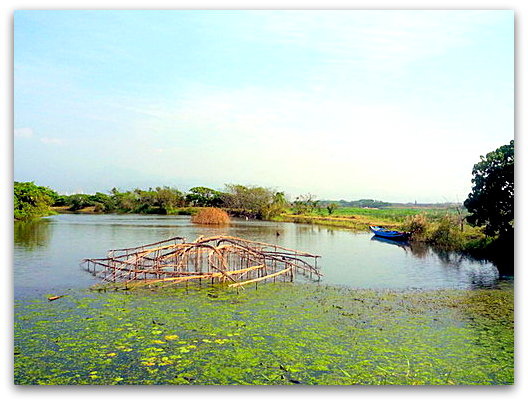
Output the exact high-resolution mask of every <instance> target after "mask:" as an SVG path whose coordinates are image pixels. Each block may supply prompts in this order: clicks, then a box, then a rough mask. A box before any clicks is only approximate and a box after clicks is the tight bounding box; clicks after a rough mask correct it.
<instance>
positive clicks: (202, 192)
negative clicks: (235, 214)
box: [185, 186, 223, 207]
mask: <svg viewBox="0 0 528 403" xmlns="http://www.w3.org/2000/svg"><path fill="white" fill-rule="evenodd" d="M185 200H186V201H187V203H189V204H190V205H192V206H198V207H220V206H221V205H222V204H223V202H222V192H219V191H217V190H214V189H210V188H207V187H205V186H197V187H193V188H191V189H189V193H188V194H187V195H186V196H185Z"/></svg>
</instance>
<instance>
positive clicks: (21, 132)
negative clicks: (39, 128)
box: [14, 127, 33, 138]
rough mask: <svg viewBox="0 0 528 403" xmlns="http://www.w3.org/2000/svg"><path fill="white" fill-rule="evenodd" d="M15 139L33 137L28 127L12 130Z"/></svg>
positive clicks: (31, 130)
mask: <svg viewBox="0 0 528 403" xmlns="http://www.w3.org/2000/svg"><path fill="white" fill-rule="evenodd" d="M14 134H15V137H20V138H30V137H33V129H31V128H29V127H21V128H18V129H15V130H14Z"/></svg>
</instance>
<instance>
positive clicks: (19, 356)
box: [14, 283, 514, 385]
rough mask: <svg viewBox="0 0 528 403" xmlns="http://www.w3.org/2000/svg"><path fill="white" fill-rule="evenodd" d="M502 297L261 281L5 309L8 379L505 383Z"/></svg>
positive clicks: (507, 365)
mask: <svg viewBox="0 0 528 403" xmlns="http://www.w3.org/2000/svg"><path fill="white" fill-rule="evenodd" d="M153 291H155V292H153ZM211 295H214V298H213V297H211ZM513 297H514V295H513V288H511V287H510V288H508V287H503V286H501V288H500V289H493V290H436V291H400V292H395V291H384V290H379V291H373V290H357V289H353V290H351V289H347V288H337V287H328V286H315V285H308V284H307V285H301V284H289V283H286V284H283V283H276V284H271V283H270V284H264V285H261V286H259V287H258V290H254V289H251V288H248V289H246V290H244V292H242V293H236V292H233V291H231V290H227V289H226V288H225V287H220V286H218V287H207V288H201V289H196V288H194V287H185V286H184V287H181V288H176V289H167V288H162V289H159V290H144V291H137V292H136V291H134V292H132V293H130V292H128V293H126V294H125V293H117V292H106V293H82V292H79V293H77V295H70V296H67V297H65V298H61V299H60V300H57V301H54V302H52V303H50V302H48V301H47V299H46V298H43V300H41V301H33V302H27V301H16V302H15V320H14V381H15V384H25V385H28V384H49V385H51V384H103V385H109V384H129V385H130V384H196V385H227V384H237V385H241V384H254V385H259V384H260V385H292V384H321V385H352V384H361V385H379V384H392V385H410V384H411V385H412V384H428V385H431V384H441V385H453V384H458V385H468V384H511V383H513V374H514V343H513V338H514V328H513V324H514V322H513V319H514V315H513V299H514V298H513Z"/></svg>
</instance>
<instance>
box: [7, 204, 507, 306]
mask: <svg viewBox="0 0 528 403" xmlns="http://www.w3.org/2000/svg"><path fill="white" fill-rule="evenodd" d="M220 234H228V235H232V236H237V237H242V238H248V239H252V240H255V241H262V242H270V243H277V244H280V245H282V246H285V247H288V248H293V249H299V250H304V251H307V252H311V253H316V254H319V255H321V256H322V259H321V260H320V263H321V266H320V267H321V269H322V272H323V273H324V277H323V279H322V280H321V282H322V283H325V284H331V285H344V286H349V287H357V288H378V289H379V288H392V289H407V288H420V289H436V288H479V287H493V286H494V285H495V284H496V283H497V282H498V280H499V274H498V271H497V269H496V267H495V266H494V265H493V264H491V263H489V262H486V261H476V260H472V259H469V258H466V257H464V256H462V255H460V254H457V253H441V254H438V253H435V252H434V251H432V250H431V249H430V248H428V247H424V246H412V247H409V246H407V247H405V248H404V247H402V246H399V245H394V244H391V243H387V242H382V241H380V240H376V239H374V238H373V237H372V235H371V234H368V233H355V232H351V231H347V230H335V229H330V228H326V227H321V226H318V225H310V224H293V223H274V222H262V221H245V220H237V221H233V222H232V223H231V225H230V226H228V227H221V228H219V227H209V226H202V225H196V224H192V223H191V222H190V219H189V217H187V216H179V217H178V216H150V215H149V216H142V215H74V214H67V215H58V216H54V217H51V218H46V219H42V220H40V221H37V222H33V223H20V222H16V223H15V228H14V236H15V250H14V285H15V297H16V298H23V297H31V296H34V295H42V294H43V293H67V290H68V289H72V288H85V287H88V286H90V285H92V284H94V283H96V282H97V280H96V279H95V278H94V277H92V276H91V275H90V274H89V273H87V272H85V271H83V270H81V269H80V267H79V262H80V260H81V259H83V258H86V257H104V255H105V253H106V250H108V249H115V248H124V247H131V246H138V245H141V244H146V243H151V242H156V241H159V240H162V239H166V238H170V237H174V236H183V237H186V238H187V240H188V241H192V240H194V239H195V238H197V237H198V236H200V235H205V236H210V235H220ZM277 234H279V235H278V236H277Z"/></svg>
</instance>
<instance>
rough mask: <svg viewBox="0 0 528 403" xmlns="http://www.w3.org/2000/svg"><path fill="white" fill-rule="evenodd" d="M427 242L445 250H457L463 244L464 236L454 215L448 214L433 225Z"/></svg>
mask: <svg viewBox="0 0 528 403" xmlns="http://www.w3.org/2000/svg"><path fill="white" fill-rule="evenodd" d="M426 240H427V242H428V243H430V244H432V245H435V246H437V247H439V248H441V249H444V250H456V249H460V247H461V246H462V236H461V232H460V229H459V226H458V222H457V220H456V218H455V217H454V216H450V215H446V216H445V217H443V218H442V219H441V220H440V221H439V222H437V223H435V224H434V225H433V228H432V230H431V232H430V233H429V234H428V235H427V239H426Z"/></svg>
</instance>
